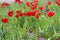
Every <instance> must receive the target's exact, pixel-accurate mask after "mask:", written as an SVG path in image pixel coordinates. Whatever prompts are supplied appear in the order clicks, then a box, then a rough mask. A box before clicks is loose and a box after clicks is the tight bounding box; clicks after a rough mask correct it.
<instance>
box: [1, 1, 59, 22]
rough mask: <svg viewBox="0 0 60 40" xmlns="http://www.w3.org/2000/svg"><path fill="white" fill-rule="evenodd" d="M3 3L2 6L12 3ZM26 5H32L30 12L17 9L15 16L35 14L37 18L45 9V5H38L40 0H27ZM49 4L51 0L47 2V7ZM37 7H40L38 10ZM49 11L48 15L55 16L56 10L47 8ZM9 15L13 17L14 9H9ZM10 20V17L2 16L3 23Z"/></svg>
mask: <svg viewBox="0 0 60 40" xmlns="http://www.w3.org/2000/svg"><path fill="white" fill-rule="evenodd" d="M17 2H18V3H19V4H20V3H22V1H21V0H15V3H17ZM57 2H58V1H57ZM1 5H2V7H5V6H9V5H10V4H8V3H5V2H4V3H2V4H1ZM26 5H27V6H28V7H30V9H32V10H31V11H28V12H21V11H20V10H16V15H15V17H16V18H19V17H22V16H33V17H35V18H39V16H40V12H41V10H43V8H44V7H43V6H38V7H37V5H38V0H34V1H33V2H26ZM49 5H51V2H50V1H49V2H47V6H46V7H48V6H49ZM24 8H25V6H24ZM36 8H38V9H37V10H36ZM46 11H47V15H48V16H49V17H52V16H54V12H51V11H50V10H49V8H48V9H47V10H46ZM8 16H9V17H12V16H13V10H10V11H8ZM8 21H9V20H8V18H2V22H3V23H7V22H8Z"/></svg>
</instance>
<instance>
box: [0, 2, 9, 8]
mask: <svg viewBox="0 0 60 40" xmlns="http://www.w3.org/2000/svg"><path fill="white" fill-rule="evenodd" d="M9 5H10V4H9V3H6V2H3V3H2V4H1V7H2V8H3V7H5V6H9Z"/></svg>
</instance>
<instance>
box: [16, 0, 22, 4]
mask: <svg viewBox="0 0 60 40" xmlns="http://www.w3.org/2000/svg"><path fill="white" fill-rule="evenodd" d="M15 3H19V4H21V3H23V2H22V1H21V0H15Z"/></svg>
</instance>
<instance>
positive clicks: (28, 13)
mask: <svg viewBox="0 0 60 40" xmlns="http://www.w3.org/2000/svg"><path fill="white" fill-rule="evenodd" d="M35 13H36V12H34V11H32V12H26V14H25V15H26V16H34V15H35Z"/></svg>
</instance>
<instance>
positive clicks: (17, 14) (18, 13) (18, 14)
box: [15, 10, 24, 18]
mask: <svg viewBox="0 0 60 40" xmlns="http://www.w3.org/2000/svg"><path fill="white" fill-rule="evenodd" d="M23 15H24V14H23V13H22V12H20V10H17V11H16V15H15V17H16V18H19V17H20V16H23Z"/></svg>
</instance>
